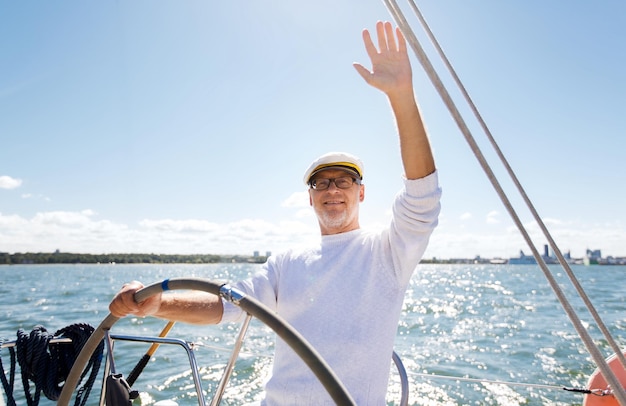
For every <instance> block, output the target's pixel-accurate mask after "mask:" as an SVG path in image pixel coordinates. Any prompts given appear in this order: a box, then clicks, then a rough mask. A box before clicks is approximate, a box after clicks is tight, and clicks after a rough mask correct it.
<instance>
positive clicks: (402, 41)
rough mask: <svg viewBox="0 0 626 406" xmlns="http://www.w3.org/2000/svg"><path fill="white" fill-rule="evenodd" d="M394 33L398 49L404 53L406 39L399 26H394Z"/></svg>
mask: <svg viewBox="0 0 626 406" xmlns="http://www.w3.org/2000/svg"><path fill="white" fill-rule="evenodd" d="M396 35H397V36H398V51H400V52H402V53H406V39H405V38H404V34H402V30H400V28H399V27H396Z"/></svg>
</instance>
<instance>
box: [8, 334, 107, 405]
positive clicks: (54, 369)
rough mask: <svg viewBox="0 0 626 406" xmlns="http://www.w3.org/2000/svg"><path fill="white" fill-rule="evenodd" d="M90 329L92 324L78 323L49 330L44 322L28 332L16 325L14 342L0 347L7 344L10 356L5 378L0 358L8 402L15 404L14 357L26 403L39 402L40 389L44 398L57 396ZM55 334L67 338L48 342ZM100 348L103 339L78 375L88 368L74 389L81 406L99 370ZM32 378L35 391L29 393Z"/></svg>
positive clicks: (51, 398)
mask: <svg viewBox="0 0 626 406" xmlns="http://www.w3.org/2000/svg"><path fill="white" fill-rule="evenodd" d="M93 331H94V328H93V327H92V326H90V325H89V324H84V323H78V324H72V325H69V326H67V327H64V328H62V329H60V330H58V331H57V332H55V333H54V334H51V333H49V332H48V331H47V330H46V329H45V328H44V327H43V326H41V325H38V326H35V328H34V329H33V330H32V331H31V332H30V333H26V332H25V331H24V330H23V329H19V330H18V331H17V340H16V341H15V342H14V343H8V342H4V343H3V344H2V348H4V347H9V351H10V360H11V369H10V372H9V379H8V380H7V377H6V375H5V371H4V368H3V366H2V359H1V358H0V380H1V381H2V386H3V387H4V392H5V394H6V396H7V406H15V405H16V402H15V398H14V395H13V391H14V384H15V369H16V359H17V364H19V366H20V370H21V378H22V386H23V389H24V396H25V398H26V402H27V404H28V406H36V405H38V404H39V400H40V398H41V393H42V392H43V394H44V396H45V397H46V398H48V399H50V400H58V398H59V395H60V394H61V390H62V389H63V384H64V383H65V380H66V378H67V376H68V374H69V372H70V370H71V369H72V365H73V364H74V361H75V360H76V357H77V356H78V354H79V353H80V351H81V349H82V348H83V346H84V345H85V343H86V342H87V340H88V339H89V337H90V336H91V333H92V332H93ZM58 338H64V339H66V341H65V340H64V341H63V342H61V343H56V344H53V345H50V343H51V341H52V340H56V339H58ZM57 341H59V340H57ZM11 344H13V345H11ZM103 350H104V342H101V343H100V344H99V345H98V347H97V348H96V350H95V351H94V352H93V354H92V355H91V358H90V360H89V363H88V366H87V368H85V370H84V372H83V374H82V375H81V377H80V380H79V382H81V381H82V380H83V379H84V378H85V376H86V375H87V373H89V372H90V371H91V373H90V374H89V377H88V379H87V381H86V382H85V384H84V385H83V386H82V387H81V388H80V389H79V390H78V392H77V395H76V401H75V403H74V404H75V405H77V406H84V405H85V403H86V402H87V398H88V397H89V393H90V392H91V388H92V387H93V384H94V382H95V380H96V377H97V375H98V372H99V370H100V365H101V363H102V353H103ZM31 381H32V382H33V383H34V385H35V390H34V394H31V388H30V386H31V385H30V382H31Z"/></svg>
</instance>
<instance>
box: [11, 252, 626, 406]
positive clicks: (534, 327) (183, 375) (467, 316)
mask: <svg viewBox="0 0 626 406" xmlns="http://www.w3.org/2000/svg"><path fill="white" fill-rule="evenodd" d="M258 267H259V265H252V264H250V265H248V264H214V265H110V264H109V265H52V266H46V265H17V266H0V338H4V339H7V340H15V338H16V332H17V330H18V329H20V328H22V329H24V330H26V331H27V332H29V331H30V330H32V329H33V328H34V327H35V326H36V325H43V326H44V327H46V328H47V329H48V331H51V332H54V331H56V330H59V329H61V328H63V327H65V326H68V325H70V324H73V323H78V322H83V323H89V324H91V325H93V326H94V327H95V326H97V325H98V324H100V322H101V321H102V319H103V318H104V317H105V316H106V315H107V314H108V303H109V301H110V300H111V298H112V297H113V295H114V294H115V293H116V292H117V290H118V289H119V288H120V287H121V286H122V284H123V283H125V282H128V281H131V280H140V281H142V282H144V283H145V284H151V283H154V282H158V281H161V280H163V279H166V278H173V277H191V276H193V277H203V278H210V279H220V280H228V281H236V280H239V279H241V278H245V277H246V276H248V275H250V274H252V273H254V272H255V271H256V270H257V269H258ZM550 269H551V272H552V274H553V275H554V277H555V278H556V280H557V281H558V282H559V284H560V286H561V287H562V289H563V290H564V292H565V294H566V296H567V298H568V300H569V301H570V302H571V304H572V306H573V307H574V308H575V309H576V311H577V312H578V313H579V315H580V318H581V319H582V320H583V324H584V325H585V326H586V328H587V329H588V331H589V333H590V334H591V336H592V337H593V338H594V339H595V341H596V343H597V345H598V346H599V348H600V349H601V352H602V353H603V354H604V355H605V356H609V355H610V354H611V350H610V349H609V348H608V345H607V344H606V340H604V337H603V336H602V335H601V334H600V333H599V330H598V327H597V326H596V325H595V323H594V322H593V319H592V318H591V317H590V316H589V315H588V313H587V312H586V311H585V308H584V306H583V305H582V301H581V300H580V299H579V298H578V296H577V294H576V292H575V290H574V288H573V287H572V285H571V283H570V281H569V279H568V278H567V276H566V275H565V273H564V272H563V270H562V269H561V268H560V267H556V266H554V267H551V268H550ZM573 270H574V273H575V274H576V277H577V278H578V280H579V281H580V283H581V285H582V286H583V288H584V289H585V291H586V293H587V295H588V296H589V298H590V300H591V302H592V303H593V305H594V307H595V308H596V310H597V311H598V313H599V314H600V316H601V317H602V318H603V320H604V323H605V324H606V325H607V326H608V328H609V330H610V331H611V334H612V335H613V337H614V338H615V339H616V341H617V342H618V344H619V345H620V346H621V347H623V346H624V345H625V343H626V311H625V310H626V306H625V301H626V295H624V294H623V293H622V292H621V289H620V287H621V286H623V285H624V281H625V279H626V267H623V266H590V267H584V266H574V267H573ZM346 291H347V292H348V291H349V287H346ZM346 311H350V309H349V308H347V309H346ZM164 326H165V321H163V320H158V319H155V318H137V317H127V318H125V319H122V320H120V321H119V322H118V323H116V325H115V326H114V328H113V331H112V332H113V334H116V333H117V334H141V335H158V334H159V332H160V331H161V329H162V328H163V327H164ZM238 327H239V326H238V325H236V324H224V325H220V326H191V325H185V324H183V323H177V324H176V325H175V326H174V328H173V329H172V331H171V332H170V333H169V336H170V337H180V338H184V339H185V340H187V341H191V342H194V343H196V351H195V354H196V357H197V359H198V363H199V367H200V375H201V378H202V384H203V387H204V390H205V391H206V392H207V398H208V399H210V395H211V393H213V390H214V388H215V386H216V384H217V381H218V379H219V377H220V376H221V373H222V369H223V367H224V365H225V364H226V362H227V358H228V356H229V354H230V353H229V351H230V350H231V349H232V344H233V342H234V341H235V339H236V335H237V333H238ZM273 341H274V335H273V332H272V331H271V330H270V329H268V328H267V327H265V326H263V325H262V324H261V323H260V322H259V321H258V320H253V322H252V325H251V328H250V330H249V333H248V336H247V339H246V341H245V343H244V348H243V350H242V354H241V356H240V357H239V359H238V361H237V365H236V368H235V373H234V376H233V378H232V380H231V382H230V385H229V387H228V389H227V391H226V393H225V397H224V401H223V402H222V404H225V405H239V404H243V403H246V402H250V401H253V400H256V399H258V398H259V396H260V394H261V393H262V388H263V382H264V380H265V379H266V377H267V373H268V371H269V369H270V365H271V356H272V351H273ZM147 348H148V345H146V344H133V343H125V342H120V341H118V342H116V347H115V360H116V365H117V369H118V371H119V372H122V373H124V374H125V375H128V373H129V372H130V370H132V368H133V367H134V366H135V364H136V363H137V361H138V360H139V359H140V358H141V357H142V355H143V354H145V352H146V351H147ZM395 349H396V352H397V353H398V354H399V355H400V356H401V358H402V360H403V361H404V363H405V366H406V368H407V370H408V375H409V381H410V397H409V403H410V404H414V405H580V404H582V401H583V395H580V394H576V393H571V392H567V391H564V390H563V389H561V388H562V387H584V386H585V385H586V382H587V378H588V376H589V375H590V374H591V373H592V372H593V371H594V369H595V365H594V363H593V361H592V359H591V357H590V356H589V355H588V352H587V350H586V349H585V346H584V345H583V343H582V340H581V339H580V338H579V337H578V334H577V333H576V331H575V329H574V328H573V326H572V323H571V321H570V320H569V318H568V317H567V316H566V313H565V311H564V310H563V308H562V307H561V305H560V304H559V302H558V300H557V299H556V297H555V295H554V293H553V291H552V289H551V288H550V286H549V284H548V282H547V280H546V278H545V276H544V275H543V273H542V271H541V269H540V268H539V267H538V266H536V265H534V266H533V265H420V266H419V268H418V270H417V271H416V273H415V275H414V277H413V278H412V280H411V284H410V286H409V289H408V291H407V293H406V298H405V304H404V309H403V312H402V316H401V320H400V325H399V326H398V331H397V339H396V346H395ZM0 356H1V357H2V361H3V365H4V368H5V370H6V371H7V372H8V369H9V364H10V362H9V355H8V350H7V349H3V350H2V351H1V352H0ZM363 356H367V354H363ZM18 374H19V370H18ZM20 382H21V379H20V377H19V375H18V376H17V377H16V383H15V396H16V399H17V401H18V404H22V405H25V404H26V401H25V398H24V394H23V390H22V388H21V384H20ZM33 388H34V385H33V384H32V383H31V390H33ZM135 388H137V389H138V390H139V391H140V392H141V403H142V404H145V405H149V404H153V403H155V402H157V401H160V400H165V399H172V400H175V401H176V402H177V403H178V404H179V405H195V404H197V402H196V397H195V391H194V387H193V380H192V377H191V374H190V372H189V367H188V363H187V362H186V355H185V353H184V352H183V351H182V350H181V349H180V348H179V347H172V346H161V347H160V348H159V349H158V350H157V351H156V353H155V355H154V357H153V360H152V362H150V363H149V364H148V366H147V367H146V368H145V369H144V372H143V373H142V374H141V376H140V377H139V379H138V380H137V382H136V384H135ZM98 394H99V387H98V385H96V386H95V387H94V390H93V394H92V395H91V398H90V400H89V402H88V404H97V397H98ZM42 398H43V396H42ZM388 399H389V404H394V403H397V401H398V399H399V383H398V378H397V375H396V374H395V373H394V374H392V382H391V383H390V389H389V397H388ZM40 404H42V405H52V404H54V402H52V401H48V400H47V399H45V398H43V399H42V401H41V403H40Z"/></svg>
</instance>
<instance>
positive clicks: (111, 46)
mask: <svg viewBox="0 0 626 406" xmlns="http://www.w3.org/2000/svg"><path fill="white" fill-rule="evenodd" d="M400 4H401V5H402V7H403V10H404V13H405V15H406V16H407V18H408V19H409V21H410V23H411V26H412V28H413V30H414V32H415V34H416V35H417V37H418V39H419V40H420V42H421V44H422V46H423V47H424V49H425V50H426V52H427V54H428V55H429V58H430V59H431V60H432V63H433V65H434V66H435V68H436V69H437V72H438V74H439V76H440V77H441V78H442V81H443V82H444V83H445V85H446V87H447V89H448V91H449V93H450V94H451V95H452V97H453V98H454V100H455V102H456V103H457V105H458V108H459V110H460V111H461V112H462V114H463V117H464V119H465V121H466V122H467V123H468V126H469V128H470V129H471V131H472V134H473V136H474V137H475V138H476V140H477V142H478V144H479V145H480V146H481V148H482V149H483V153H484V155H485V156H486V158H487V159H488V161H489V162H490V165H492V167H493V170H494V173H495V174H496V176H497V178H498V180H499V182H500V183H501V184H502V186H503V189H504V190H505V192H506V193H507V196H508V198H509V200H510V201H511V202H512V204H513V206H514V208H515V210H516V212H517V213H518V216H519V218H520V219H521V221H522V222H523V224H524V227H525V228H526V229H527V230H528V232H529V234H530V235H531V236H532V239H533V243H534V244H535V245H536V246H537V247H538V249H539V250H540V252H543V245H544V244H546V242H547V240H546V238H545V237H544V236H543V235H542V234H541V233H540V232H539V228H538V226H537V224H536V222H535V221H534V219H533V216H532V215H531V214H530V212H529V211H528V209H527V208H526V207H525V205H524V204H523V202H522V200H521V199H520V198H519V194H518V193H517V191H516V190H515V188H514V187H512V186H511V182H510V180H509V178H508V175H506V173H505V172H504V171H503V170H502V166H501V164H500V163H499V162H498V160H497V159H496V157H495V154H494V153H493V152H492V149H491V147H490V146H489V144H488V143H487V142H486V141H485V137H484V135H483V133H482V132H481V130H480V127H479V126H478V125H477V124H476V120H475V119H474V118H473V117H472V116H471V115H470V114H469V113H468V112H469V110H468V108H467V107H466V104H465V103H464V101H463V99H462V98H461V97H459V92H458V90H456V88H455V87H454V83H453V82H452V81H451V80H450V75H449V74H448V73H447V72H446V71H445V70H444V69H443V65H442V64H441V62H440V61H439V59H438V57H437V55H436V53H435V52H434V51H433V48H432V46H431V45H430V44H429V43H428V39H427V37H426V36H425V35H424V33H423V30H422V29H421V27H420V26H419V25H418V23H417V20H416V19H415V17H414V16H413V12H412V10H411V9H410V8H409V7H407V6H406V3H402V2H400ZM418 6H420V9H421V12H422V13H423V15H424V17H425V19H426V21H427V22H428V23H429V25H430V28H431V30H432V31H433V32H434V35H435V36H436V37H437V40H438V42H439V43H440V45H441V46H442V48H443V49H444V51H445V52H446V55H447V57H448V59H449V60H450V61H451V63H452V65H453V66H454V68H455V70H456V73H457V75H458V76H459V77H460V79H461V81H462V82H463V85H464V86H465V88H466V89H467V91H468V93H469V94H470V95H471V97H472V99H473V101H474V103H475V104H476V106H477V108H478V110H479V111H480V113H481V115H482V117H483V119H484V120H485V122H486V123H487V125H488V127H489V129H490V131H491V133H492V134H493V136H494V138H495V140H496V142H497V143H498V145H499V148H500V149H501V150H502V152H503V154H504V156H505V157H506V159H507V160H508V162H509V164H510V166H511V167H512V169H513V170H514V171H515V174H516V176H517V178H518V179H519V181H520V183H521V185H522V186H523V187H524V190H525V192H526V194H527V195H528V196H529V198H530V200H531V201H532V204H533V206H534V207H535V209H536V210H537V212H538V213H539V215H540V216H541V219H542V221H543V222H544V223H545V224H546V226H547V228H548V230H549V231H550V234H551V236H552V238H553V239H554V241H555V242H556V243H557V245H558V247H559V249H560V250H561V251H562V252H570V253H571V255H572V256H573V257H582V256H584V255H585V250H586V249H601V250H602V254H603V255H604V256H608V255H612V256H626V187H624V183H625V182H624V181H625V180H626V159H624V151H626V141H625V139H626V137H625V136H626V73H625V72H626V69H625V67H624V63H625V59H626V52H624V43H625V40H626V3H624V2H622V1H618V0H606V1H602V2H586V1H579V0H576V1H565V0H555V1H550V2H539V1H522V0H512V1H506V2H503V1H498V0H481V1H472V2H468V1H464V0H444V1H421V2H419V3H418ZM378 20H383V21H384V20H391V16H390V14H389V13H388V11H387V9H386V8H385V5H384V3H383V2H382V1H364V0H342V1H337V0H318V1H313V2H296V1H277V0H267V1H263V0H233V1H226V2H215V1H187V0H182V1H158V2H156V1H143V0H134V1H109V2H81V1H67V0H57V1H54V2H46V1H30V2H15V1H9V0H0V49H1V50H2V52H0V252H9V253H15V252H52V251H55V250H57V249H58V250H60V251H63V252H79V253H94V254H95V253H120V252H125V253H161V254H174V253H177V254H196V253H198V254H199V253H209V254H243V255H248V254H252V253H253V252H254V251H259V252H260V253H261V254H265V253H266V252H268V251H269V252H278V251H282V250H284V249H287V248H289V247H294V246H304V245H307V244H311V243H312V242H314V241H316V240H317V239H318V238H319V228H318V225H317V221H316V219H315V216H314V213H313V210H312V209H311V208H310V206H309V200H308V195H307V191H306V187H305V185H304V184H303V182H302V175H303V172H304V170H305V169H306V167H307V166H308V164H309V163H310V162H311V161H312V160H313V159H315V158H316V157H317V156H319V155H321V154H323V153H325V152H328V151H348V152H351V153H353V154H356V155H357V156H359V157H360V158H361V159H362V160H363V161H364V163H365V176H364V183H365V185H366V194H365V201H364V202H363V203H362V204H361V207H360V214H361V226H362V227H363V228H372V229H379V228H381V227H384V226H385V225H386V224H387V223H388V221H389V219H390V207H391V202H392V201H393V198H394V196H395V194H396V193H397V192H398V190H400V188H401V187H402V167H401V163H400V158H399V149H398V141H397V135H396V131H395V124H394V121H393V116H392V115H391V110H390V108H389V105H388V102H387V100H386V98H385V96H384V95H383V94H382V93H380V92H379V91H378V90H376V89H374V88H371V87H370V86H368V85H367V84H365V82H364V81H363V80H362V78H361V77H360V76H359V75H358V74H357V72H356V71H355V69H354V68H353V66H352V63H353V62H355V61H356V62H360V63H362V64H364V65H365V66H367V67H369V66H371V65H370V63H369V58H368V57H367V54H366V52H365V50H364V47H363V43H362V38H361V32H362V30H363V29H369V30H373V29H374V26H375V23H376V21H378ZM412 66H413V71H414V78H413V80H414V87H415V93H416V97H417V100H418V102H419V104H420V108H421V112H422V115H423V119H424V121H425V123H426V126H427V129H428V133H429V137H430V141H431V144H432V147H433V151H434V154H435V159H436V164H437V168H438V172H439V180H440V183H441V187H442V190H443V196H442V202H441V203H442V211H441V216H440V220H439V226H438V227H437V229H436V230H435V232H434V233H433V236H432V238H431V242H430V245H429V247H428V249H427V251H426V254H425V257H426V258H473V257H475V256H477V255H480V256H482V257H485V258H493V257H501V258H509V257H516V256H518V255H519V251H520V250H524V252H525V253H527V254H528V253H530V249H529V248H528V245H527V244H526V242H525V241H524V239H523V238H522V236H521V233H520V232H519V230H518V229H517V228H516V227H515V225H514V223H513V221H512V220H511V218H510V216H509V214H508V213H507V210H506V209H505V206H504V205H503V203H502V202H501V200H500V199H499V197H498V195H497V194H496V192H495V191H494V188H493V187H492V185H491V184H490V182H489V180H488V178H487V176H485V173H484V172H483V170H482V169H481V167H480V165H479V164H478V161H477V159H476V158H475V156H474V154H473V153H472V151H471V150H470V148H469V147H468V144H467V142H466V140H465V139H464V137H463V136H462V134H461V132H460V131H459V129H458V127H457V125H456V124H455V122H454V120H453V119H452V117H451V115H450V113H449V112H448V110H447V108H446V107H445V105H444V103H443V102H442V101H441V98H440V96H439V95H438V94H437V92H436V91H435V88H434V86H433V85H432V83H431V82H430V81H429V79H428V77H427V75H426V74H425V73H424V70H423V69H422V67H421V65H420V63H419V62H418V60H417V59H416V58H415V57H414V56H413V55H412Z"/></svg>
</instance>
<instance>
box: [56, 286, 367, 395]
mask: <svg viewBox="0 0 626 406" xmlns="http://www.w3.org/2000/svg"><path fill="white" fill-rule="evenodd" d="M167 290H200V291H203V292H207V293H211V294H214V295H216V296H220V297H222V298H224V299H225V300H227V301H229V302H231V303H233V304H235V305H237V306H239V307H240V308H241V309H242V310H243V311H245V312H247V313H248V314H250V315H252V316H253V317H256V318H257V319H259V320H260V321H261V322H263V323H265V325H267V326H268V327H269V328H271V329H272V330H274V332H275V333H276V334H277V335H278V336H279V337H280V338H282V339H283V340H284V341H285V342H286V343H287V344H288V345H289V346H290V347H291V349H293V350H294V351H295V352H296V354H298V356H299V357H300V358H301V359H302V360H303V361H304V362H305V363H306V364H307V366H308V367H309V368H310V369H311V371H312V372H313V373H314V374H315V376H316V377H317V379H319V381H320V383H321V384H322V385H323V386H324V388H325V389H326V391H327V392H328V394H329V395H330V397H331V398H332V399H333V400H334V401H335V403H336V404H338V405H356V403H355V401H354V400H353V399H352V397H351V396H350V394H349V393H348V391H347V390H346V388H345V387H344V385H343V384H342V383H341V381H340V380H339V378H338V377H337V376H336V375H335V373H334V372H333V370H332V369H331V368H330V366H329V365H328V364H327V363H326V361H324V360H323V359H322V357H321V356H320V355H319V353H318V352H317V351H316V350H315V349H314V348H313V347H312V346H311V345H310V344H309V343H308V342H307V341H306V339H305V338H304V337H303V336H302V335H301V334H300V333H298V332H297V331H296V330H295V329H294V328H293V327H292V326H291V325H289V323H287V322H286V321H285V320H283V319H282V318H281V317H280V316H278V315H276V314H275V313H274V312H272V311H271V310H270V309H268V308H267V306H265V305H264V304H263V303H261V302H259V301H258V300H256V299H254V298H252V297H248V296H246V295H245V294H244V293H242V292H241V291H239V290H237V289H234V288H232V287H230V286H229V285H228V284H225V283H222V282H214V281H210V280H208V279H202V278H173V279H165V280H163V281H162V282H157V283H154V284H152V285H150V286H146V287H145V288H143V289H141V290H139V291H137V293H135V300H136V301H137V302H142V301H144V300H146V299H147V298H149V297H151V296H154V295H156V294H158V293H160V292H164V291H167ZM118 320H119V317H115V316H113V315H112V314H110V313H109V314H108V315H107V316H106V317H105V318H104V320H102V322H101V323H100V325H99V326H98V327H97V328H96V329H95V330H94V332H93V333H92V334H91V336H90V337H89V340H87V342H86V343H85V345H84V346H83V348H82V350H81V352H80V354H78V357H77V358H76V361H74V365H73V366H72V369H71V371H70V373H69V375H68V377H67V379H66V380H65V385H64V386H63V390H62V391H61V394H60V395H59V400H58V402H57V405H58V406H68V404H69V401H70V399H71V397H72V393H73V392H74V390H75V389H76V387H77V386H78V383H79V381H80V375H81V374H82V372H83V370H84V369H85V366H86V365H87V362H88V361H89V358H90V357H91V354H92V353H93V352H94V350H95V349H96V347H97V346H98V344H99V343H100V341H101V340H102V339H103V338H104V331H106V330H110V329H111V327H112V326H113V325H114V324H115V323H116V322H117V321H118Z"/></svg>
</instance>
